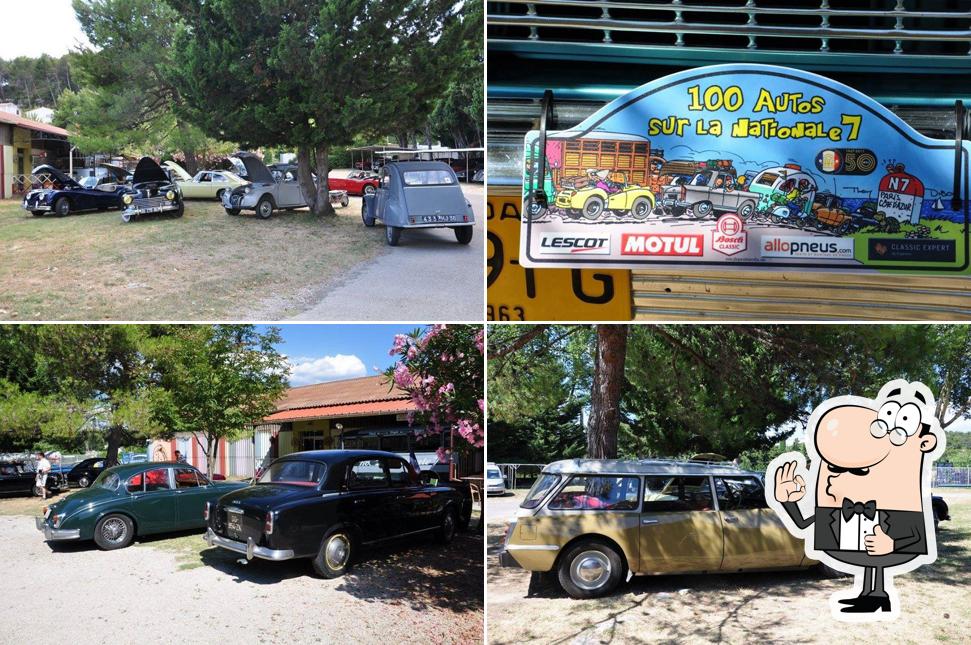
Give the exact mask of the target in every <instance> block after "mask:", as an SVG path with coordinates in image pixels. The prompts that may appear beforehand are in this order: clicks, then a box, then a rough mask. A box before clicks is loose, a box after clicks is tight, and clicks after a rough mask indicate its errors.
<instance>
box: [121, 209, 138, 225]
mask: <svg viewBox="0 0 971 645" xmlns="http://www.w3.org/2000/svg"><path fill="white" fill-rule="evenodd" d="M134 220H135V216H134V215H132V214H131V213H129V212H128V211H122V213H121V221H123V222H124V223H125V224H128V223H129V222H133V221H134Z"/></svg>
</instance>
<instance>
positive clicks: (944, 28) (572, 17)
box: [488, 0, 971, 57]
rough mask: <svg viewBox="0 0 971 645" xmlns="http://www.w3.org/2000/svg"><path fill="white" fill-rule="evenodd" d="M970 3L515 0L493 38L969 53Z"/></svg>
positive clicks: (494, 24)
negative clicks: (968, 8)
mask: <svg viewBox="0 0 971 645" xmlns="http://www.w3.org/2000/svg"><path fill="white" fill-rule="evenodd" d="M967 7H968V4H967V2H963V1H962V0H785V1H784V0H715V1H704V0H668V1H659V2H630V1H623V0H617V1H612V0H507V1H506V2H489V3H488V21H489V30H488V35H489V41H490V46H491V45H492V43H494V42H503V41H519V42H526V43H529V42H532V43H547V44H549V43H570V44H577V43H587V44H590V45H600V46H604V45H606V46H615V47H617V46H623V45H640V46H648V47H651V46H654V47H678V48H685V49H709V50H710V49H711V48H717V49H729V50H740V51H748V52H762V51H770V52H806V53H815V54H818V55H836V54H840V53H842V54H848V53H850V54H871V55H877V54H893V55H895V56H898V57H922V56H943V57H966V56H969V55H971V11H968V10H967ZM962 9H963V10H962ZM608 55H609V54H608Z"/></svg>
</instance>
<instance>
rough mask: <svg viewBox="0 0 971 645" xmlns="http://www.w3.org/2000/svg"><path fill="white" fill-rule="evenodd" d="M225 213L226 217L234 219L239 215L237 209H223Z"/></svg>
mask: <svg viewBox="0 0 971 645" xmlns="http://www.w3.org/2000/svg"><path fill="white" fill-rule="evenodd" d="M225 211H226V214H227V215H232V216H234V217H235V216H236V215H239V209H238V208H227V209H225Z"/></svg>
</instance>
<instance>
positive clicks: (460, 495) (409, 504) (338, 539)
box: [206, 450, 472, 578]
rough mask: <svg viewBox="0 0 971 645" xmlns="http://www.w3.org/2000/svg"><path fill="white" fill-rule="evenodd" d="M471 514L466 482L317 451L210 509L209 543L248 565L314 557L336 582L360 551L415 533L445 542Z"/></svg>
mask: <svg viewBox="0 0 971 645" xmlns="http://www.w3.org/2000/svg"><path fill="white" fill-rule="evenodd" d="M471 514H472V500H471V495H470V492H469V487H468V485H467V484H465V483H461V482H444V483H439V484H437V485H432V484H429V483H423V482H422V481H421V480H420V479H419V477H418V474H417V473H416V472H415V470H414V469H413V468H412V466H411V464H409V463H408V462H407V461H406V460H405V459H403V458H401V457H399V456H398V455H396V454H394V453H390V452H383V451H377V450H314V451H308V452H298V453H293V454H290V455H286V456H285V457H281V458H279V459H277V460H275V461H273V462H272V463H271V464H270V465H269V467H268V468H266V469H265V470H264V471H263V473H262V474H261V475H260V477H259V478H258V479H257V480H256V484H255V485H253V486H250V487H248V488H244V489H242V490H238V491H235V492H234V493H232V494H229V495H226V496H224V497H222V498H220V499H219V501H218V502H213V503H211V504H209V505H208V506H207V508H206V516H207V518H208V521H209V528H208V530H207V531H206V542H207V543H208V544H209V545H210V546H218V547H221V548H224V549H228V550H230V551H234V552H236V553H241V554H244V555H245V556H246V559H247V560H251V559H253V558H262V559H264V560H290V559H293V558H309V559H312V560H313V568H314V571H316V572H317V573H318V574H319V575H321V576H323V577H325V578H335V577H338V576H340V575H343V574H344V572H345V571H346V570H347V567H348V565H349V564H350V563H351V562H352V560H353V559H354V557H355V556H356V554H357V552H358V550H359V549H360V548H361V547H365V546H368V545H371V544H376V543H379V542H384V541H387V540H390V539H392V538H397V537H402V536H406V535H418V534H434V535H435V536H436V537H437V538H438V539H439V540H440V541H442V542H445V543H447V542H449V541H450V540H451V539H452V537H453V536H454V535H455V532H456V530H458V529H459V528H464V527H466V526H468V523H469V519H470V517H471Z"/></svg>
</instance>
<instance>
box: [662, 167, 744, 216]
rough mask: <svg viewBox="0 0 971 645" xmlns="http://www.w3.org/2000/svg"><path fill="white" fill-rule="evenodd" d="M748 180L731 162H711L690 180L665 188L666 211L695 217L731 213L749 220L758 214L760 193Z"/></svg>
mask: <svg viewBox="0 0 971 645" xmlns="http://www.w3.org/2000/svg"><path fill="white" fill-rule="evenodd" d="M744 183H745V182H743V181H741V180H740V179H739V178H738V177H737V176H736V172H735V169H734V168H733V167H732V166H731V165H730V164H726V163H722V162H708V163H707V164H705V167H704V168H701V169H699V171H698V172H696V173H695V175H694V176H693V177H692V178H691V179H690V180H688V181H682V180H679V181H678V182H677V183H675V184H672V185H670V186H667V187H665V189H664V197H663V199H662V202H661V205H662V210H663V212H664V213H666V214H669V215H675V216H678V217H680V216H681V215H684V214H687V215H688V216H689V217H693V218H694V219H707V218H709V217H712V216H715V217H717V215H718V214H720V213H729V212H731V213H736V214H738V216H739V217H741V218H742V219H743V220H747V219H749V218H751V217H752V215H754V214H755V211H756V207H757V206H758V203H759V196H758V195H757V194H756V193H753V192H750V191H749V190H748V189H747V187H743V186H744Z"/></svg>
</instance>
